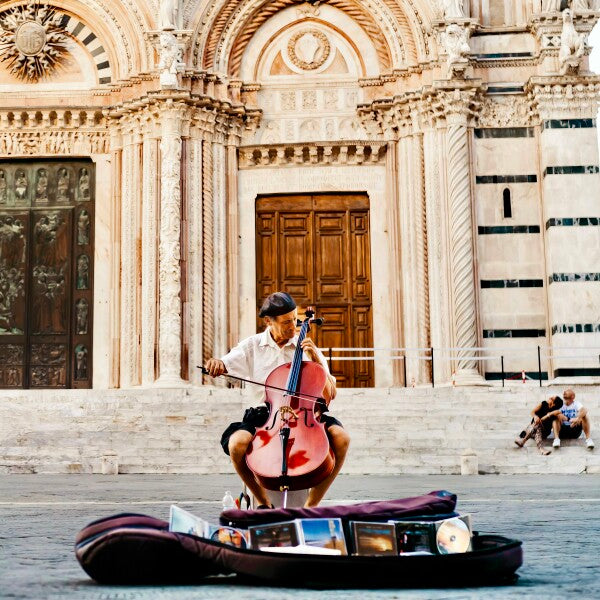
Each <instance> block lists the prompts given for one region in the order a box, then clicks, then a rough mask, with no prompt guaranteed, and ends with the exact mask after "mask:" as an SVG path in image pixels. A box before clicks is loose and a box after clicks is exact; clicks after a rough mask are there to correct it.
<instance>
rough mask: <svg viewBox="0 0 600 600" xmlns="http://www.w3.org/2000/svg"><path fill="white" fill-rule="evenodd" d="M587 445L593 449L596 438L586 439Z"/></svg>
mask: <svg viewBox="0 0 600 600" xmlns="http://www.w3.org/2000/svg"><path fill="white" fill-rule="evenodd" d="M585 445H586V446H587V447H588V448H589V449H590V450H593V448H594V440H593V439H592V438H588V439H587V440H585Z"/></svg>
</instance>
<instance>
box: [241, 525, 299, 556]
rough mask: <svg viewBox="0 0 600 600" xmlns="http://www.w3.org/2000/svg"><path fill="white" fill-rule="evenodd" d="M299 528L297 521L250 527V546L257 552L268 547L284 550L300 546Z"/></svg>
mask: <svg viewBox="0 0 600 600" xmlns="http://www.w3.org/2000/svg"><path fill="white" fill-rule="evenodd" d="M297 527H298V524H297V522H296V521H286V522H285V523H275V524H273V525H255V526H253V527H249V528H248V532H249V534H250V546H251V547H252V548H254V549H255V550H258V549H260V548H267V547H271V548H282V547H286V546H298V544H300V536H299V535H298V529H297Z"/></svg>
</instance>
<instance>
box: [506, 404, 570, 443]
mask: <svg viewBox="0 0 600 600" xmlns="http://www.w3.org/2000/svg"><path fill="white" fill-rule="evenodd" d="M562 405H563V401H562V398H561V397H560V396H553V397H552V398H550V400H548V402H546V400H543V401H542V402H541V403H540V404H538V405H537V406H536V407H535V408H534V409H533V410H532V411H531V416H532V419H531V423H530V424H529V425H528V426H527V429H525V431H521V434H520V436H519V439H516V440H515V444H516V445H517V446H519V448H522V447H523V446H524V445H525V442H526V441H527V440H528V439H529V438H534V439H535V443H536V444H537V447H538V450H539V451H540V453H541V454H544V455H547V454H550V450H547V449H546V448H544V447H543V445H542V443H543V441H544V440H545V439H546V438H547V437H548V436H549V435H550V432H551V431H552V421H554V419H555V418H556V417H557V416H558V415H559V414H560V409H561V407H562Z"/></svg>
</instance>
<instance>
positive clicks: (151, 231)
mask: <svg viewBox="0 0 600 600" xmlns="http://www.w3.org/2000/svg"><path fill="white" fill-rule="evenodd" d="M152 116H154V115H152ZM152 121H153V119H151V120H150V121H149V122H148V121H147V122H146V131H145V132H144V141H143V144H142V273H141V275H142V306H141V331H140V335H141V379H142V385H146V386H147V385H152V384H153V383H154V380H155V378H156V360H155V349H156V340H157V331H156V311H157V300H158V293H157V291H158V282H157V277H156V265H157V263H158V246H157V238H158V231H157V229H158V211H159V197H158V195H159V188H160V164H159V141H158V139H157V136H156V135H155V132H154V131H153V122H152Z"/></svg>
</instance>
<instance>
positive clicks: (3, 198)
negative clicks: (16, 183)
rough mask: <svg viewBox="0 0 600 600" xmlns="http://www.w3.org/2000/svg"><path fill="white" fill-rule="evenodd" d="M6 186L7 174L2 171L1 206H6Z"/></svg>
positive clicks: (0, 177)
mask: <svg viewBox="0 0 600 600" xmlns="http://www.w3.org/2000/svg"><path fill="white" fill-rule="evenodd" d="M7 187H8V186H7V184H6V173H5V172H4V171H3V170H2V169H0V204H6V200H7V199H8V189H7Z"/></svg>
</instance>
